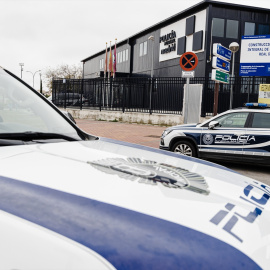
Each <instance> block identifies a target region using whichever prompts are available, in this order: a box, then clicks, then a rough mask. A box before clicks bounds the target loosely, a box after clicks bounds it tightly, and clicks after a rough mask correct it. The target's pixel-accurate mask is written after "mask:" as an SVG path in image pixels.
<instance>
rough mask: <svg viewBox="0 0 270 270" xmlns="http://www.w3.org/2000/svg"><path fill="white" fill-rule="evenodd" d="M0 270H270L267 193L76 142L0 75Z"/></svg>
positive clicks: (157, 155) (73, 130) (192, 166)
mask: <svg viewBox="0 0 270 270" xmlns="http://www.w3.org/2000/svg"><path fill="white" fill-rule="evenodd" d="M0 115H1V118H0V119H1V120H0V145H1V148H0V239H1V241H0V252H1V260H0V269H46V270H48V269H76V270H77V269H136V270H137V269H162V270H164V269H262V268H263V269H270V256H269V250H270V202H269V201H270V200H269V198H270V187H269V186H267V185H265V184H263V183H260V182H257V181H254V180H252V179H250V178H247V177H244V176H241V175H239V174H236V173H234V172H233V171H231V170H228V169H226V168H225V167H221V166H218V165H215V164H212V163H209V162H205V161H202V160H196V159H193V158H190V157H186V156H179V155H177V154H175V153H170V152H165V151H161V150H159V149H154V148H148V147H143V146H139V145H132V144H129V143H124V142H120V141H115V140H110V139H105V138H97V137H95V136H92V135H89V134H86V133H84V132H83V131H82V130H80V129H79V128H78V127H77V126H76V125H75V124H74V123H73V122H72V121H71V120H68V119H67V118H66V117H65V116H64V115H63V114H62V113H61V112H60V111H59V110H58V109H57V108H55V106H53V105H52V104H51V103H50V102H49V101H47V100H46V99H45V98H44V97H43V96H41V95H40V94H39V93H37V92H36V91H35V90H34V89H32V88H31V87H29V86H27V85H26V84H25V83H24V82H22V81H21V80H20V79H18V78H16V77H15V76H14V75H12V74H11V73H10V72H8V71H6V70H4V69H0Z"/></svg>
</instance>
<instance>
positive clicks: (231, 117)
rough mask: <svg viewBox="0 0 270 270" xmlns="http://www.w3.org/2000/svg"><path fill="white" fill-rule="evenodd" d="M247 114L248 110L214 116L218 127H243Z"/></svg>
mask: <svg viewBox="0 0 270 270" xmlns="http://www.w3.org/2000/svg"><path fill="white" fill-rule="evenodd" d="M248 114H249V113H248V112H237V113H230V114H226V115H223V116H221V117H219V118H216V119H215V121H218V122H219V127H230V128H243V127H245V124H246V121H247V117H248Z"/></svg>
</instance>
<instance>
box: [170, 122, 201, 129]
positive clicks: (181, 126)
mask: <svg viewBox="0 0 270 270" xmlns="http://www.w3.org/2000/svg"><path fill="white" fill-rule="evenodd" d="M197 125H199V124H196V123H194V124H184V125H177V126H172V127H170V128H168V129H190V128H195V127H196V126H197Z"/></svg>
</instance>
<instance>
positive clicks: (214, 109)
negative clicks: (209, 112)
mask: <svg viewBox="0 0 270 270" xmlns="http://www.w3.org/2000/svg"><path fill="white" fill-rule="evenodd" d="M218 93H219V83H218V82H215V92H214V107H213V113H214V116H216V115H217V113H218Z"/></svg>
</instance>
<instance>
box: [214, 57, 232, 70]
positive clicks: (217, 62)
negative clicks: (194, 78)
mask: <svg viewBox="0 0 270 270" xmlns="http://www.w3.org/2000/svg"><path fill="white" fill-rule="evenodd" d="M212 67H213V68H218V69H220V70H222V71H225V72H230V62H228V61H226V60H223V59H222V58H219V57H216V56H214V57H213V60H212Z"/></svg>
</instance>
